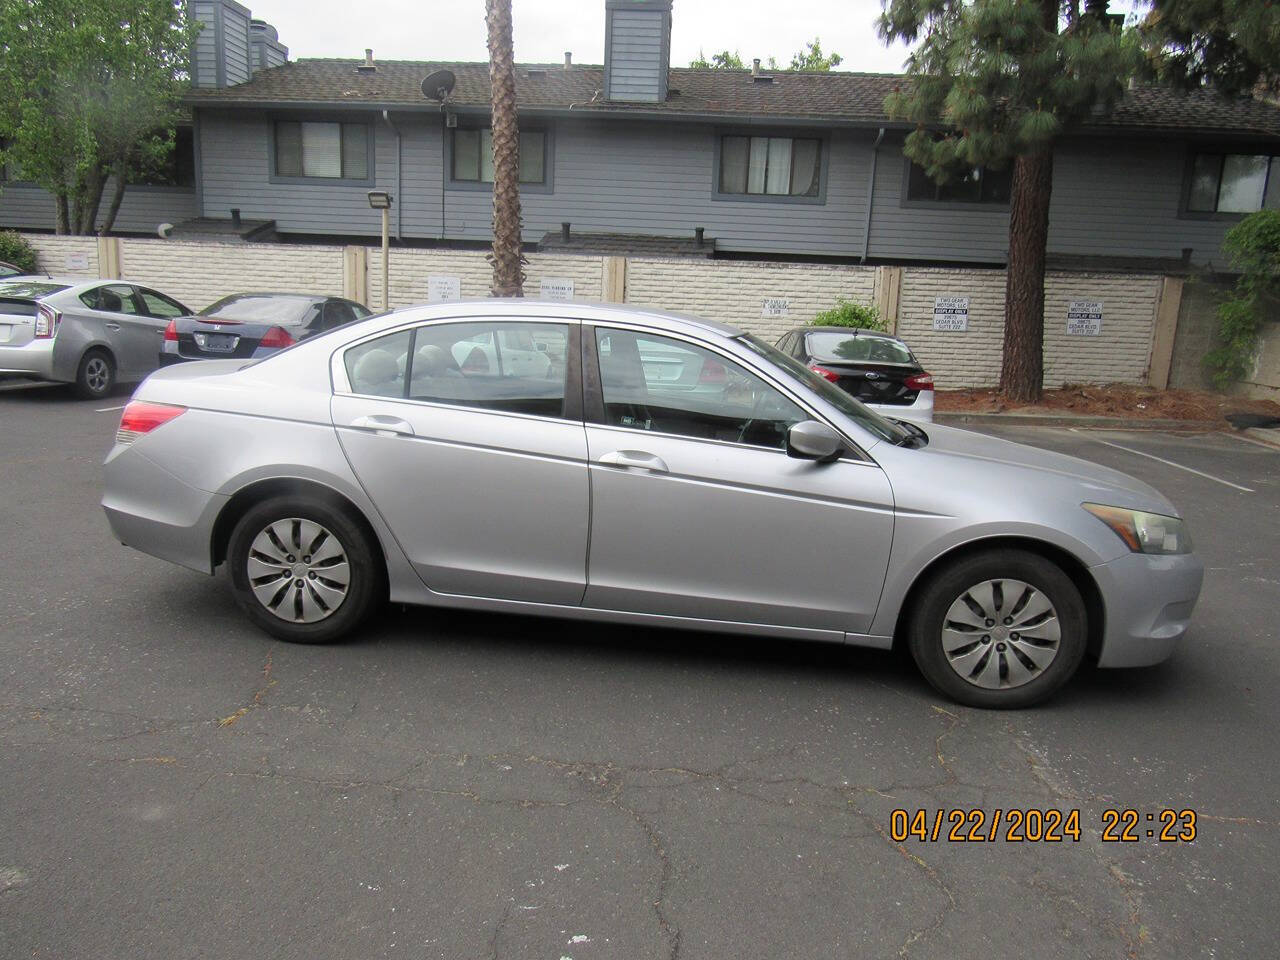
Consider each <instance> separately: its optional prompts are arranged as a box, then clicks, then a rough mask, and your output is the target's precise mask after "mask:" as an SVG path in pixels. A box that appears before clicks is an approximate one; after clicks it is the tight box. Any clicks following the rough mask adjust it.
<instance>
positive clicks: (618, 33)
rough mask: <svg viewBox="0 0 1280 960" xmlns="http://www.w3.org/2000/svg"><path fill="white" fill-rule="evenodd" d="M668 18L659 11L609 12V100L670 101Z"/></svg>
mask: <svg viewBox="0 0 1280 960" xmlns="http://www.w3.org/2000/svg"><path fill="white" fill-rule="evenodd" d="M667 16H669V14H666V13H664V12H662V11H659V10H618V9H610V10H609V11H608V13H607V15H606V17H607V21H608V26H607V28H606V29H607V30H608V34H607V36H606V38H605V42H606V44H607V46H606V49H605V72H606V74H607V76H608V86H609V89H608V90H606V91H605V97H606V99H609V100H626V101H636V102H645V101H647V102H650V103H657V102H660V101H663V100H665V99H666V98H667V70H668V66H669V64H668V59H667V58H668V50H667V38H666V36H665V31H664V29H663V24H664V20H665V18H666V17H667Z"/></svg>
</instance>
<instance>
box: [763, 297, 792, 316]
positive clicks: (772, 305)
mask: <svg viewBox="0 0 1280 960" xmlns="http://www.w3.org/2000/svg"><path fill="white" fill-rule="evenodd" d="M790 312H791V301H790V300H788V299H787V298H786V297H765V298H764V302H763V303H761V305H760V316H762V317H785V316H786V315H787V314H788V313H790Z"/></svg>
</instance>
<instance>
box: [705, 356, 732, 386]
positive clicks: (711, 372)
mask: <svg viewBox="0 0 1280 960" xmlns="http://www.w3.org/2000/svg"><path fill="white" fill-rule="evenodd" d="M728 378H729V371H728V370H726V369H725V368H724V364H723V363H721V362H720V361H718V360H711V359H707V360H704V361H702V370H701V371H700V372H699V373H698V382H699V383H724V382H725V380H727V379H728Z"/></svg>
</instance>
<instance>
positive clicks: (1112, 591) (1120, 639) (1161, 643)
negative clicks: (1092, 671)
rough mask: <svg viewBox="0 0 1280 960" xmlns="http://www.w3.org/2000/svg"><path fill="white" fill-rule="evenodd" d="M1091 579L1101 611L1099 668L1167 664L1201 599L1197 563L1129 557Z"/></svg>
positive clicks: (1186, 558) (1188, 558) (1191, 557)
mask: <svg viewBox="0 0 1280 960" xmlns="http://www.w3.org/2000/svg"><path fill="white" fill-rule="evenodd" d="M1090 573H1092V574H1093V577H1094V580H1095V581H1096V582H1097V584H1098V588H1099V590H1100V591H1101V592H1102V600H1103V604H1104V605H1105V607H1106V624H1105V629H1104V634H1103V638H1102V649H1101V651H1100V652H1099V655H1098V666H1100V667H1146V666H1150V665H1152V664H1155V663H1160V662H1161V661H1162V660H1165V659H1167V658H1168V657H1169V656H1170V655H1171V654H1172V653H1173V650H1174V647H1176V646H1177V643H1178V640H1179V639H1181V637H1182V635H1183V634H1184V633H1186V632H1187V627H1188V625H1189V624H1190V623H1191V611H1192V610H1193V609H1194V608H1195V605H1196V600H1197V599H1199V597H1200V586H1201V584H1202V583H1203V582H1204V564H1202V563H1201V562H1200V558H1199V557H1197V556H1196V555H1195V554H1194V553H1191V554H1183V555H1181V556H1173V557H1153V556H1147V555H1146V554H1142V553H1130V554H1127V555H1126V556H1123V557H1120V558H1118V559H1116V560H1112V561H1111V562H1110V563H1103V564H1100V565H1098V566H1096V567H1092V568H1090Z"/></svg>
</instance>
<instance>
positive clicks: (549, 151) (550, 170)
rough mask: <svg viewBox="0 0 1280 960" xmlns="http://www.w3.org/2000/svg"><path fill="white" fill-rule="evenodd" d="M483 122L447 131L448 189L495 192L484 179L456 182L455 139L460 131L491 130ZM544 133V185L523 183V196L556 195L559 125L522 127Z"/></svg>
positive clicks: (546, 123)
mask: <svg viewBox="0 0 1280 960" xmlns="http://www.w3.org/2000/svg"><path fill="white" fill-rule="evenodd" d="M487 129H489V128H488V126H487V125H486V124H483V123H459V124H458V126H456V127H453V128H447V127H446V128H445V133H446V136H445V137H444V184H445V189H446V190H457V191H461V192H472V193H493V184H492V183H488V182H486V181H484V180H455V179H453V137H454V134H455V133H457V132H458V131H459V130H487ZM526 131H527V132H529V133H540V134H542V183H521V184H520V192H521V193H522V194H523V193H546V194H550V193H555V192H556V191H555V170H556V165H555V155H556V151H555V136H556V135H555V125H554V124H552V123H550V122H543V121H537V122H532V123H529V124H527V125H526V124H521V125H520V132H521V133H525V132H526Z"/></svg>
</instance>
